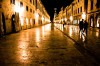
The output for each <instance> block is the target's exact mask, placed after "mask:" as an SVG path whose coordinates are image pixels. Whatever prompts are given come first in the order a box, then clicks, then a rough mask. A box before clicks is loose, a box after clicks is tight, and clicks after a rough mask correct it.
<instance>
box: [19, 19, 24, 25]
mask: <svg viewBox="0 0 100 66" xmlns="http://www.w3.org/2000/svg"><path fill="white" fill-rule="evenodd" d="M20 21H21V26H23V25H24V21H23V18H21V20H20Z"/></svg>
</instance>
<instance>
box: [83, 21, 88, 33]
mask: <svg viewBox="0 0 100 66" xmlns="http://www.w3.org/2000/svg"><path fill="white" fill-rule="evenodd" d="M87 29H88V23H87V21H86V20H85V21H84V32H85V33H86V35H87Z"/></svg>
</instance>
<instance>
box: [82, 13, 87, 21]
mask: <svg viewBox="0 0 100 66" xmlns="http://www.w3.org/2000/svg"><path fill="white" fill-rule="evenodd" d="M82 19H84V20H85V19H86V14H85V12H83V14H82Z"/></svg>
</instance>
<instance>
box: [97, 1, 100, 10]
mask: <svg viewBox="0 0 100 66" xmlns="http://www.w3.org/2000/svg"><path fill="white" fill-rule="evenodd" d="M96 7H97V8H100V2H99V0H97V3H96Z"/></svg>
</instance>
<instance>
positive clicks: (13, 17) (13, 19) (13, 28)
mask: <svg viewBox="0 0 100 66" xmlns="http://www.w3.org/2000/svg"><path fill="white" fill-rule="evenodd" d="M11 22H12V25H11V26H12V32H16V29H15V14H13V15H12V17H11Z"/></svg>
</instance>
